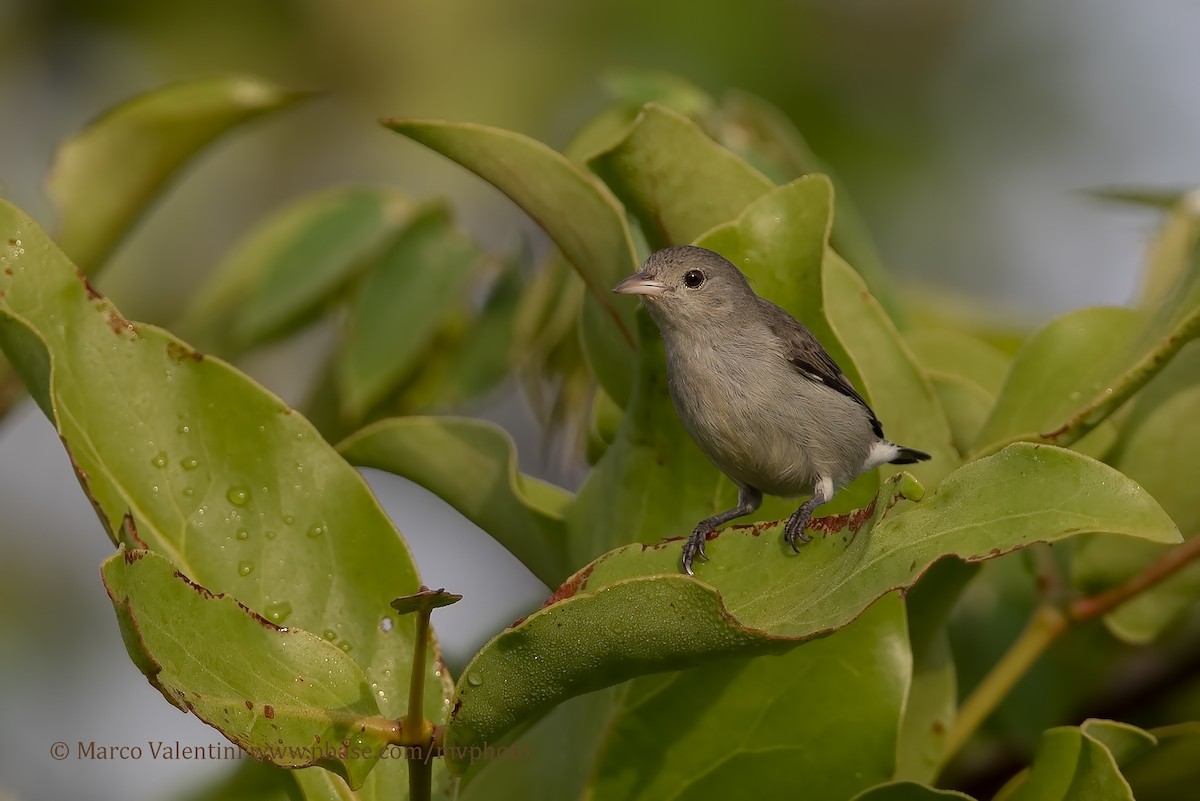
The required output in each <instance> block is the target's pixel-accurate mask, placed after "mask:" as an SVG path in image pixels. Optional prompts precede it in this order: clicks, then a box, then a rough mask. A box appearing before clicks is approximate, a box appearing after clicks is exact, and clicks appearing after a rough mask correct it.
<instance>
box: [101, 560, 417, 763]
mask: <svg viewBox="0 0 1200 801" xmlns="http://www.w3.org/2000/svg"><path fill="white" fill-rule="evenodd" d="M101 575H102V576H103V578H104V585H105V587H106V589H107V590H108V594H109V597H110V598H112V602H113V607H114V608H115V609H116V611H117V619H118V621H119V622H120V624H121V636H122V637H123V638H124V640H125V646H126V648H128V649H129V653H130V656H131V657H133V660H134V662H136V663H138V666H139V667H140V668H141V669H142V672H144V673H145V674H146V676H147V677H148V678H149V679H150V683H151V684H153V685H154V687H155V689H157V690H158V691H159V692H161V693H162V694H163V697H164V698H166V699H167V700H168V701H170V702H171V703H172V704H174V705H175V706H177V707H179V708H180V709H182V710H184V711H185V712H192V713H193V714H195V715H196V717H198V718H200V719H201V720H203V721H204V722H206V723H208V724H210V725H212V726H215V727H216V728H218V729H220V730H221V731H222V732H223V733H224V734H225V735H226V736H227V737H229V739H231V740H233V742H234V743H235V744H237V745H238V746H240V747H241V748H242V749H243V750H245V751H247V752H248V753H250V754H251V755H252V756H254V757H257V758H259V759H265V760H267V761H270V762H272V763H274V764H276V765H279V766H281V767H291V768H296V767H305V766H308V765H315V764H320V765H323V766H325V767H328V768H330V769H331V770H335V771H337V772H338V773H340V774H342V775H344V776H345V777H346V778H347V779H348V780H349V782H350V784H351V785H352V786H358V785H361V784H362V781H363V778H364V777H365V776H366V774H367V772H368V771H370V770H371V768H372V767H373V766H374V764H375V762H376V761H377V760H378V759H379V757H380V755H381V753H382V751H383V749H384V747H385V746H386V745H387V744H388V742H389V740H390V736H391V735H393V734H395V733H397V732H396V731H395V730H396V724H395V723H394V722H393V721H390V720H387V719H385V718H382V717H380V716H379V706H378V705H377V704H376V703H375V694H374V692H373V691H372V688H371V686H370V684H369V682H368V681H367V677H366V675H365V674H364V673H363V671H362V668H360V667H359V666H358V665H357V664H356V663H355V662H354V660H353V659H352V658H350V656H349V655H347V654H345V653H343V652H342V650H341V649H340V648H338V647H337V646H336V645H334V644H333V643H331V642H329V641H328V640H326V639H324V638H323V637H320V636H318V635H316V634H309V633H308V632H306V631H302V630H300V629H293V630H289V629H286V628H280V627H278V626H276V625H274V624H273V623H271V622H269V621H267V620H266V619H264V618H263V617H261V616H259V615H257V614H255V613H254V612H251V611H250V610H248V609H246V608H245V607H244V606H242V605H240V604H239V603H238V602H237V601H236V600H234V599H233V598H230V597H228V596H225V595H213V594H212V593H211V592H209V591H208V590H207V589H205V588H204V587H202V586H200V585H199V584H196V583H195V582H193V581H192V580H191V579H189V578H188V577H187V576H185V575H183V574H182V573H180V572H179V571H178V570H176V568H175V566H174V565H172V564H171V563H170V562H169V561H167V560H166V559H165V558H163V557H162V556H159V555H158V554H156V553H154V552H153V551H127V550H125V549H124V548H122V549H121V550H120V551H118V552H117V554H116V555H114V556H112V557H111V558H109V559H108V560H106V561H105V563H104V566H103V568H102V569H101ZM343 747H346V748H347V755H345V756H343V755H340V754H339V751H340V750H341V749H342V748H343Z"/></svg>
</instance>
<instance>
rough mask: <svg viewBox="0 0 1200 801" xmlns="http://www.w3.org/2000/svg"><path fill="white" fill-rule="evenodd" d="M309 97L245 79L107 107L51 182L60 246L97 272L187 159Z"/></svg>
mask: <svg viewBox="0 0 1200 801" xmlns="http://www.w3.org/2000/svg"><path fill="white" fill-rule="evenodd" d="M305 97H308V95H307V94H306V93H302V92H288V91H284V90H282V89H279V88H277V87H274V86H271V85H270V84H267V83H263V82H262V81H258V80H253V79H249V78H241V77H218V78H202V79H198V80H190V81H182V82H180V83H176V84H171V85H169V86H164V87H162V88H159V89H155V90H153V91H151V92H147V93H145V94H143V95H139V96H138V97H135V98H133V99H132V100H129V101H126V102H125V103H122V104H121V105H119V106H116V107H115V108H112V109H110V110H109V111H108V112H106V113H105V114H104V115H103V116H101V117H100V118H98V119H97V120H96V121H95V122H93V123H92V124H91V125H89V126H88V127H87V128H86V129H85V130H83V131H82V132H80V133H78V134H76V135H75V136H73V137H71V138H70V139H68V140H67V141H66V142H65V143H63V145H62V146H61V147H60V148H59V149H58V152H57V154H55V157H54V166H53V167H52V168H51V171H50V178H49V181H48V184H49V191H50V197H51V198H52V199H53V200H54V202H55V204H57V206H58V209H59V234H58V243H59V247H61V248H62V249H63V250H64V251H66V253H67V254H68V255H69V256H70V257H71V259H72V261H74V262H75V264H76V265H77V266H78V267H79V269H81V270H82V271H83V272H85V273H88V274H91V273H94V272H95V271H96V270H98V269H99V268H100V267H101V266H102V265H103V263H104V261H105V259H107V258H108V256H109V255H110V254H111V253H112V251H113V250H114V249H115V248H116V246H117V244H118V243H119V242H120V241H121V238H122V237H123V236H124V235H125V234H126V233H127V232H128V230H129V229H130V227H132V225H133V224H134V223H135V222H136V221H137V219H138V217H140V216H141V215H142V213H143V212H144V211H145V210H146V208H147V206H149V205H150V203H151V202H152V201H153V200H154V198H155V197H156V196H157V195H158V193H159V192H160V191H161V190H162V189H163V187H164V186H166V184H167V183H168V181H170V179H171V178H172V177H174V176H175V175H176V174H177V173H178V171H179V170H180V168H182V167H183V166H184V165H185V164H186V163H187V162H188V160H189V159H191V158H192V157H193V156H195V155H196V154H197V153H198V152H199V151H200V150H201V149H203V148H204V146H205V145H207V144H209V143H210V142H212V141H213V140H215V139H217V138H218V137H219V136H221V135H222V134H223V133H225V132H226V131H229V130H230V129H232V128H234V127H236V126H237V125H239V124H241V123H243V122H247V121H249V120H252V119H254V118H256V117H259V116H261V115H263V114H265V113H267V112H269V111H274V110H276V109H280V108H284V107H286V106H289V105H291V104H292V103H294V102H296V101H298V100H301V99H304V98H305Z"/></svg>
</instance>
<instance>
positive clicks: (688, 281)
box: [683, 270, 704, 289]
mask: <svg viewBox="0 0 1200 801" xmlns="http://www.w3.org/2000/svg"><path fill="white" fill-rule="evenodd" d="M703 283H704V273H702V272H700V271H699V270H688V271H687V272H686V273H684V274H683V285H684V286H686V287H687V288H688V289H696V288H697V287H699V286H700V285H701V284H703Z"/></svg>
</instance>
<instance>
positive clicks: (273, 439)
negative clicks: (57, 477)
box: [0, 204, 449, 772]
mask: <svg viewBox="0 0 1200 801" xmlns="http://www.w3.org/2000/svg"><path fill="white" fill-rule="evenodd" d="M0 241H8V242H9V243H10V244H9V245H8V246H6V247H2V246H0V254H3V255H2V256H0V345H2V346H3V348H4V350H5V352H6V353H7V354H8V355H9V356H10V358H12V359H13V362H14V363H15V364H17V365H18V367H19V368H20V370H21V374H22V377H23V378H24V380H25V381H26V384H27V385H28V386H29V388H30V390H31V392H32V394H33V395H34V397H35V398H37V399H38V400H39V402H40V403H41V404H42V408H43V410H45V411H46V413H47V415H49V416H50V417H51V419H52V420H53V422H54V423H55V425H56V427H57V429H58V432H59V435H60V436H61V438H62V440H63V442H64V444H65V445H66V447H67V450H68V452H69V453H70V455H71V458H72V460H73V462H74V464H75V468H76V472H77V474H78V476H79V478H80V482H81V483H82V485H83V487H84V489H85V490H86V491H87V493H88V494H89V496H90V497H91V499H92V502H93V504H94V505H95V507H96V510H97V513H98V514H99V515H100V518H101V521H102V522H103V523H104V524H105V525H106V526H107V528H108V530H109V531H110V532H111V533H112V536H113V538H114V539H117V538H118V532H121V531H122V528H121V527H122V524H123V520H124V518H125V515H126V514H127V513H131V514H132V519H133V522H134V523H135V524H136V529H134V528H130V527H126V529H125V530H124V533H122V534H120V538H121V539H123V540H124V541H125V542H126V543H127V544H128V545H131V546H132V545H137V547H139V548H149V549H150V550H153V551H156V552H158V553H160V554H162V555H164V556H166V557H167V558H168V559H170V560H171V562H173V563H174V564H175V565H176V567H177V568H178V569H179V570H181V571H183V572H185V573H186V574H187V575H188V576H189V577H191V578H192V579H193V580H194V581H196V582H198V583H199V584H201V585H202V586H204V587H206V588H208V589H209V590H211V591H212V592H215V593H223V594H227V595H230V596H232V597H234V598H236V599H238V601H240V602H241V603H243V604H245V605H246V606H247V607H249V608H251V609H253V610H254V611H256V612H258V613H259V614H261V615H262V616H263V617H265V618H267V619H268V620H270V621H271V622H274V623H279V624H283V625H287V626H288V627H289V628H293V627H296V628H303V629H305V630H307V631H311V632H315V633H318V634H321V635H322V636H324V637H326V639H329V640H331V641H333V642H334V643H335V644H337V645H338V646H339V647H341V648H342V650H343V651H345V652H347V653H349V654H350V655H351V657H352V658H353V659H354V660H355V661H356V662H357V663H358V664H359V665H360V666H361V667H362V668H363V670H364V671H365V673H366V675H367V678H368V680H369V681H370V683H371V686H372V689H373V691H375V693H376V695H377V703H378V704H379V706H380V709H381V710H382V711H383V714H384V715H385V716H387V717H392V718H395V717H399V716H400V715H401V714H402V713H403V711H404V710H405V707H406V693H407V676H408V674H409V672H410V667H411V659H412V649H413V642H414V636H415V622H414V621H411V620H409V619H405V618H398V616H397V615H396V613H395V612H393V611H392V610H391V608H390V607H389V603H390V602H391V600H392V599H393V598H395V597H397V596H399V595H406V594H409V593H412V592H416V591H417V589H418V588H419V586H420V581H419V579H418V576H417V573H416V568H415V566H414V565H413V562H412V557H411V555H410V554H409V552H408V549H407V547H406V546H405V544H404V542H403V540H401V539H400V537H399V536H398V535H397V532H396V529H395V527H394V526H393V525H392V523H391V521H390V520H388V518H387V516H386V515H385V514H384V513H383V511H382V510H381V509H380V508H379V505H378V504H377V502H376V501H375V499H374V497H373V496H372V495H371V492H370V490H369V488H368V487H367V485H366V483H365V482H364V481H363V479H362V477H361V476H360V475H359V474H358V472H357V471H356V470H355V469H354V468H352V467H351V466H350V465H349V464H347V463H346V462H345V461H344V460H343V459H341V457H339V456H338V455H337V453H336V452H335V451H334V450H333V449H332V448H331V447H330V446H329V445H328V444H327V443H325V442H324V441H323V440H322V439H321V438H320V436H319V435H318V434H317V432H316V431H315V430H314V429H313V427H312V425H311V424H310V423H309V422H308V421H307V420H305V419H304V418H303V417H301V416H300V415H299V414H297V413H295V412H294V411H293V410H292V409H290V408H289V407H288V406H286V405H285V404H284V403H283V402H282V401H280V400H279V399H278V398H276V397H275V396H273V395H271V394H270V393H268V392H267V391H266V390H264V389H262V388H261V387H259V386H258V385H257V384H255V383H253V382H252V381H251V380H250V379H248V378H247V377H246V376H244V375H243V374H241V373H239V372H238V371H236V370H235V369H233V368H232V367H230V366H229V365H228V364H226V363H225V362H222V361H220V360H218V359H213V358H209V357H205V356H203V355H201V354H200V353H198V352H196V351H194V350H192V349H191V348H190V347H189V346H187V345H186V344H185V343H183V342H181V341H180V340H178V339H176V338H174V337H172V336H171V335H169V334H167V333H166V332H164V331H162V330H160V329H157V328H154V327H153V326H148V325H142V324H138V323H133V322H130V321H128V320H126V319H125V318H124V317H122V316H121V314H120V312H119V311H118V310H117V309H116V308H115V307H114V306H113V305H112V304H111V303H109V302H108V301H106V300H105V299H104V298H102V297H100V296H99V295H97V294H96V293H95V292H94V291H93V290H91V288H90V287H89V286H88V285H87V284H86V282H85V281H83V280H81V278H80V277H79V276H78V274H77V273H76V272H75V271H74V269H73V268H72V267H71V264H70V263H69V262H68V261H67V260H66V259H65V257H64V256H63V255H62V253H61V252H59V251H58V250H57V248H55V247H54V246H53V245H52V243H51V242H50V241H49V239H48V238H47V237H46V235H45V233H44V232H43V231H42V230H41V229H39V228H38V227H37V226H36V224H35V223H33V221H31V220H30V219H28V218H27V217H26V216H24V215H23V214H21V213H20V212H19V211H18V210H16V209H15V208H13V207H12V206H10V205H7V204H0ZM12 243H20V244H12ZM299 588H302V590H303V591H300V590H299ZM426 670H428V672H429V681H428V682H427V692H428V697H427V698H426V701H425V703H426V708H427V709H428V710H430V711H429V715H430V716H431V717H432V718H434V719H435V720H439V719H441V717H442V716H443V715H444V714H446V713H447V712H448V711H449V709H448V704H447V699H446V697H445V693H446V691H447V690H448V686H447V684H446V682H447V677H445V675H444V673H445V671H444V670H443V669H441V667H440V666H439V665H438V664H437V663H436V649H431V652H430V657H429V664H428V665H427V666H426ZM393 769H397V768H393V767H389V768H387V770H393ZM398 770H400V771H401V772H403V768H402V767H401V768H398Z"/></svg>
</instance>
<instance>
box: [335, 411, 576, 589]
mask: <svg viewBox="0 0 1200 801" xmlns="http://www.w3.org/2000/svg"><path fill="white" fill-rule="evenodd" d="M338 450H339V451H341V453H342V455H343V456H345V457H346V458H347V459H349V460H350V461H351V462H352V463H354V464H356V465H360V466H362V467H374V468H378V469H380V470H386V471H388V472H389V473H395V474H396V475H398V476H403V477H404V478H407V479H409V480H410V481H415V482H416V483H418V484H420V485H421V486H423V487H425V488H426V489H428V490H430V491H431V492H433V493H435V494H436V495H438V497H440V498H442V499H443V500H444V501H446V503H448V504H450V505H451V506H453V507H454V508H455V509H457V510H458V511H459V512H461V513H462V514H463V515H465V516H466V517H467V519H469V520H470V521H471V522H473V523H475V524H476V525H477V526H479V527H480V528H482V529H483V530H484V531H486V532H488V534H490V535H492V536H493V537H494V538H495V539H496V540H497V541H498V542H499V543H500V544H501V545H503V546H504V547H505V548H507V549H508V550H509V551H511V552H512V554H513V555H514V556H516V557H517V558H518V559H520V560H521V562H522V563H524V564H525V566H526V567H528V568H529V569H530V570H531V571H532V572H533V574H534V575H535V576H537V577H538V578H540V579H541V580H542V581H544V582H546V584H548V585H549V586H552V587H553V586H555V585H557V584H558V583H559V582H561V581H562V579H563V578H564V577H565V576H566V575H567V574H568V573H569V571H570V568H569V567H568V565H567V563H566V542H565V534H564V529H565V524H564V523H563V511H564V509H565V507H566V505H567V504H568V503H569V502H570V500H571V494H570V493H569V492H567V491H566V490H563V489H560V488H559V487H556V486H554V485H553V484H549V483H547V482H544V481H540V480H538V479H536V478H532V477H530V476H526V475H523V474H522V473H520V472H518V471H517V456H516V452H515V450H514V448H513V443H512V438H511V437H509V436H508V434H506V433H505V432H504V431H503V430H502V429H500V428H499V427H497V426H495V425H493V424H491V423H486V422H483V421H481V420H470V419H463V418H453V417H398V418H394V419H390V420H383V421H380V422H378V423H375V424H373V425H370V426H367V427H366V428H364V429H362V430H361V431H359V432H357V433H355V434H353V435H352V436H350V437H349V438H347V439H346V440H345V441H343V442H342V443H341V444H340V445H338Z"/></svg>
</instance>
